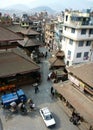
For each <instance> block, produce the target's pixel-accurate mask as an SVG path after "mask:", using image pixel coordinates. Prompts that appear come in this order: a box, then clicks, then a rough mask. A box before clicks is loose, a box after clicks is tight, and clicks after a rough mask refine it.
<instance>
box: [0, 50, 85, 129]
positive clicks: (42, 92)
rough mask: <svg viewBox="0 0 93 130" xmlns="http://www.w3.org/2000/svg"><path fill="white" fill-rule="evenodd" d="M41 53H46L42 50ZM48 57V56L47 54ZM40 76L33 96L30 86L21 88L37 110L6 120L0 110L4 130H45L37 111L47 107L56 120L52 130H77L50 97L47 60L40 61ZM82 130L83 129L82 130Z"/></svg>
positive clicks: (58, 104) (32, 88) (57, 103)
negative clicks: (37, 89) (39, 82)
mask: <svg viewBox="0 0 93 130" xmlns="http://www.w3.org/2000/svg"><path fill="white" fill-rule="evenodd" d="M41 50H42V51H46V49H45V50H44V49H43V48H42V49H41ZM48 56H50V54H48ZM40 66H41V74H42V82H41V84H40V85H39V92H38V93H36V94H35V89H34V87H32V85H27V86H24V87H22V89H23V90H24V92H25V93H26V95H27V97H28V98H32V100H33V101H34V103H35V104H36V107H37V110H36V111H34V112H30V113H28V115H27V116H22V115H20V114H17V115H12V116H11V117H10V118H8V119H7V120H6V117H5V113H4V111H3V109H2V108H1V110H0V117H1V119H2V123H3V127H4V130H47V128H46V126H45V124H44V122H43V120H42V118H41V116H40V114H39V109H40V108H42V107H46V106H47V107H48V108H49V109H50V111H51V112H53V115H54V118H55V120H56V126H55V127H54V128H53V129H54V130H79V128H78V127H77V126H75V125H73V124H72V123H71V122H70V121H69V118H68V115H67V114H66V112H65V110H64V107H63V106H62V104H61V102H60V101H59V100H57V99H56V98H52V97H51V93H50V88H51V86H52V82H51V81H47V76H48V73H49V62H48V60H47V59H45V58H44V59H42V63H41V64H40ZM82 130H84V129H82Z"/></svg>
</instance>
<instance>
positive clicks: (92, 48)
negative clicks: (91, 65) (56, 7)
mask: <svg viewBox="0 0 93 130" xmlns="http://www.w3.org/2000/svg"><path fill="white" fill-rule="evenodd" d="M62 50H63V51H64V52H65V63H66V64H67V65H68V66H70V65H72V64H78V63H85V62H88V61H93V18H92V16H91V15H90V12H88V11H86V12H79V11H69V10H66V11H65V12H64V24H63V38H62Z"/></svg>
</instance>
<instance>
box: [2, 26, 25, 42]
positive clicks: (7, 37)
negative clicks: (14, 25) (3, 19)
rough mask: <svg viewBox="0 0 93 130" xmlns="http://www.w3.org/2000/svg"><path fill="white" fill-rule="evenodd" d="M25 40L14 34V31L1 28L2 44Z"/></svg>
mask: <svg viewBox="0 0 93 130" xmlns="http://www.w3.org/2000/svg"><path fill="white" fill-rule="evenodd" d="M22 39H23V38H22V37H20V36H19V35H17V34H16V33H14V32H13V31H11V30H9V29H7V28H4V27H1V26H0V42H4V41H17V40H22Z"/></svg>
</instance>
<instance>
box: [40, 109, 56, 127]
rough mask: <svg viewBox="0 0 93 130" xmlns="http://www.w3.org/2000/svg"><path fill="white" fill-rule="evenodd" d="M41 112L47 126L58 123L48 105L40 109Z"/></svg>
mask: <svg viewBox="0 0 93 130" xmlns="http://www.w3.org/2000/svg"><path fill="white" fill-rule="evenodd" d="M40 114H41V116H42V118H43V120H44V122H45V124H46V126H47V127H50V126H53V125H55V124H56V122H55V120H54V118H53V116H52V113H51V112H50V111H49V109H48V108H47V107H44V108H42V109H40Z"/></svg>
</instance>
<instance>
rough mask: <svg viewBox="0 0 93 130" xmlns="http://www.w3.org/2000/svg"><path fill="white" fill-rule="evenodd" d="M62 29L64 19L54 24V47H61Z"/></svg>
mask: <svg viewBox="0 0 93 130" xmlns="http://www.w3.org/2000/svg"><path fill="white" fill-rule="evenodd" d="M62 29H63V22H62V21H56V22H55V26H54V32H55V34H54V43H53V46H54V47H53V49H54V50H55V49H61V48H62V47H61V41H62Z"/></svg>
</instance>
